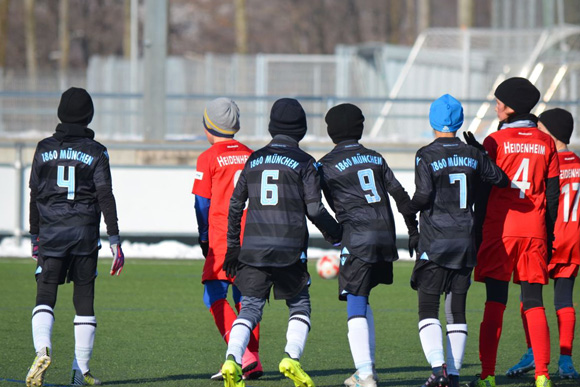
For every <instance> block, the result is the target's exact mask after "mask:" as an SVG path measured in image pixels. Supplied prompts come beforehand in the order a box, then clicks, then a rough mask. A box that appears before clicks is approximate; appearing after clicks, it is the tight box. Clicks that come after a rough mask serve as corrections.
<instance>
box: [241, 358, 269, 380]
mask: <svg viewBox="0 0 580 387" xmlns="http://www.w3.org/2000/svg"><path fill="white" fill-rule="evenodd" d="M242 371H243V370H242ZM262 375H264V369H263V368H262V363H261V362H260V360H258V362H257V365H255V366H254V368H252V369H251V370H249V371H244V376H243V378H244V380H256V379H259V378H260V377H261V376H262Z"/></svg>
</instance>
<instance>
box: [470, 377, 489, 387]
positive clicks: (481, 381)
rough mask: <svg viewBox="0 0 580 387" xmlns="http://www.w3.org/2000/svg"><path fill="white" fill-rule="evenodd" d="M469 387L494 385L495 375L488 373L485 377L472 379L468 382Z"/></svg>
mask: <svg viewBox="0 0 580 387" xmlns="http://www.w3.org/2000/svg"><path fill="white" fill-rule="evenodd" d="M468 386H469V387H495V376H493V375H489V376H488V377H486V378H485V379H480V378H479V376H478V377H477V379H475V380H472V381H471V382H470V383H469V384H468Z"/></svg>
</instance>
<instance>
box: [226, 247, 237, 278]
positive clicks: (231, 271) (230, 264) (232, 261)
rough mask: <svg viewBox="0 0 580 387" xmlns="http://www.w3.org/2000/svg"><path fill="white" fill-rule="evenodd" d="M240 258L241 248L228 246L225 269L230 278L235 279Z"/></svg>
mask: <svg viewBox="0 0 580 387" xmlns="http://www.w3.org/2000/svg"><path fill="white" fill-rule="evenodd" d="M239 256H240V246H236V247H229V246H228V250H227V252H226V258H225V260H224V266H223V269H224V271H225V272H226V275H227V276H228V277H230V278H234V277H235V276H236V272H237V271H238V263H239V261H238V257H239Z"/></svg>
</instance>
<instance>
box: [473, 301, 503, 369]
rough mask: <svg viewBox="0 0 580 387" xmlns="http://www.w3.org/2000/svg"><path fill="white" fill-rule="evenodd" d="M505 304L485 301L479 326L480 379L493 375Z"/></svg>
mask: <svg viewBox="0 0 580 387" xmlns="http://www.w3.org/2000/svg"><path fill="white" fill-rule="evenodd" d="M504 311H505V305H504V304H502V303H499V302H495V301H488V302H486V303H485V309H484V311H483V321H482V322H481V325H480V326H479V360H481V379H482V380H483V379H485V378H487V377H488V376H490V375H495V363H496V360H497V346H498V344H499V338H500V337H501V328H502V323H503V312H504Z"/></svg>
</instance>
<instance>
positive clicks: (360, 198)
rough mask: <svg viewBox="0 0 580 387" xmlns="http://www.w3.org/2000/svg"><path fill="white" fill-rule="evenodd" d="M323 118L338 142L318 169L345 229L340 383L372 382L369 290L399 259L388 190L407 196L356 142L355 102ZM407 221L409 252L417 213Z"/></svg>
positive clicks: (371, 385)
mask: <svg viewBox="0 0 580 387" xmlns="http://www.w3.org/2000/svg"><path fill="white" fill-rule="evenodd" d="M325 120H326V123H327V125H328V135H329V136H330V138H331V139H332V141H333V142H334V143H335V144H336V146H335V147H334V149H333V150H332V151H331V152H330V153H328V154H327V155H325V156H324V157H322V158H321V159H320V161H319V162H318V170H319V172H320V174H321V178H322V188H323V191H324V195H325V197H326V200H327V201H328V203H329V204H330V206H331V208H332V209H333V210H334V211H335V213H336V218H337V219H338V221H339V222H340V224H341V225H342V228H343V234H342V242H341V245H342V251H341V264H340V266H341V267H340V276H339V299H340V300H342V301H346V302H347V314H348V322H347V324H348V342H349V345H350V351H351V353H352V357H353V360H354V364H355V367H356V372H355V373H354V374H353V375H352V376H351V377H349V378H348V379H346V380H345V382H344V384H345V386H351V387H354V386H361V387H362V386H365V387H376V385H377V375H376V372H375V368H374V365H375V327H374V318H373V312H372V309H371V306H370V305H369V295H370V292H371V290H372V289H373V288H374V287H375V286H377V285H378V284H392V283H393V261H396V260H397V259H398V254H397V247H396V244H395V238H396V237H395V223H394V219H393V213H392V211H391V205H390V202H389V197H388V194H390V195H391V196H392V197H393V198H394V199H395V201H396V203H397V206H399V207H400V206H402V205H403V203H406V202H408V201H409V200H410V199H409V195H408V194H407V192H405V190H404V189H403V187H402V186H401V184H400V183H399V182H398V181H397V179H396V178H395V175H394V174H393V171H392V170H391V168H389V166H388V165H387V162H386V161H385V159H384V158H383V157H382V156H381V155H380V154H379V153H377V152H375V151H373V150H370V149H367V148H365V147H364V146H363V145H361V144H359V142H358V140H360V138H361V136H362V132H363V127H364V125H363V123H364V120H365V118H364V116H363V114H362V112H361V110H360V109H359V108H358V107H357V106H355V105H352V104H349V103H345V104H341V105H338V106H335V107H333V108H332V109H330V110H329V111H328V113H327V114H326V117H325ZM406 222H407V224H408V225H409V234H410V251H411V253H412V250H413V249H414V248H415V247H416V241H417V240H418V237H419V233H418V231H417V221H416V219H415V214H412V215H411V216H409V217H408V218H407V219H406Z"/></svg>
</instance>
